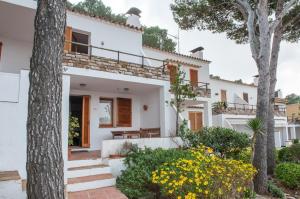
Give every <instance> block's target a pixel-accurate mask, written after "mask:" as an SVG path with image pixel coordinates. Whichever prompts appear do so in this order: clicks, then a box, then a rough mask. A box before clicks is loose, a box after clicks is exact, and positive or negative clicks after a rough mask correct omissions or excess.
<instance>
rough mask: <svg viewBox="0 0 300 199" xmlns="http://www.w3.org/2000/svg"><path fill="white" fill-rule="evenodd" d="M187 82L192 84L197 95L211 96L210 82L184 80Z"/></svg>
mask: <svg viewBox="0 0 300 199" xmlns="http://www.w3.org/2000/svg"><path fill="white" fill-rule="evenodd" d="M184 81H185V82H186V83H187V84H190V85H191V89H192V90H193V91H194V92H195V94H196V96H197V97H205V98H210V97H211V89H209V83H207V82H191V81H190V80H184Z"/></svg>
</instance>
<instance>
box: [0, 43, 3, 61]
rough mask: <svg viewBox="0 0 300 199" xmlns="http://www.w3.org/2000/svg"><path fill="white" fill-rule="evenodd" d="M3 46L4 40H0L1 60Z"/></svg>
mask: <svg viewBox="0 0 300 199" xmlns="http://www.w3.org/2000/svg"><path fill="white" fill-rule="evenodd" d="M2 46H3V44H2V42H1V41H0V60H1V55H2Z"/></svg>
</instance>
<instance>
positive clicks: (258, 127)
mask: <svg viewBox="0 0 300 199" xmlns="http://www.w3.org/2000/svg"><path fill="white" fill-rule="evenodd" d="M247 126H248V128H250V129H251V130H252V132H253V136H252V143H251V151H252V154H251V159H250V161H251V163H252V162H253V157H254V150H255V147H254V146H255V143H256V137H257V135H258V134H264V133H265V132H264V127H263V123H262V120H261V119H259V118H253V119H251V120H249V121H248V123H247Z"/></svg>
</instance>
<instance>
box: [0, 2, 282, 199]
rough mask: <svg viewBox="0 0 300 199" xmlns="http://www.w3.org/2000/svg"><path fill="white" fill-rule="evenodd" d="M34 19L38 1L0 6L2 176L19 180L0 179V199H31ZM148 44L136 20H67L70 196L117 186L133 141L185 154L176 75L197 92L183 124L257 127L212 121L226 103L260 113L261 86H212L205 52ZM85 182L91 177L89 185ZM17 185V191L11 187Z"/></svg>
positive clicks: (239, 120)
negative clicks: (74, 130) (72, 131)
mask: <svg viewBox="0 0 300 199" xmlns="http://www.w3.org/2000/svg"><path fill="white" fill-rule="evenodd" d="M35 9H36V1H33V0H2V1H0V27H1V29H0V110H1V111H0V126H1V132H0V133H1V139H0V174H1V172H2V173H4V175H5V174H7V171H15V172H14V175H13V176H14V177H13V178H10V179H11V181H12V182H11V181H10V182H11V184H9V183H8V184H7V183H5V184H3V182H2V181H1V177H0V198H1V197H4V198H24V197H25V193H24V191H22V188H23V190H24V188H25V187H26V186H25V183H26V169H25V168H26V167H25V166H26V140H27V139H26V120H27V103H28V88H29V80H28V74H29V63H30V57H31V51H32V46H33V34H34V28H33V24H34V16H35ZM142 34H143V30H142V28H141V24H140V22H139V16H135V15H132V14H131V15H129V16H128V20H127V23H124V24H123V23H116V22H112V21H108V20H106V19H102V18H97V17H91V16H88V15H85V14H81V13H77V12H74V11H70V10H69V11H68V12H67V28H66V33H65V38H66V44H65V53H64V60H63V69H64V74H63V100H62V132H63V137H62V138H63V139H62V145H63V157H64V163H65V164H64V165H65V176H64V177H65V184H66V190H67V191H68V192H75V191H80V190H86V189H94V188H99V187H105V186H111V185H114V183H115V176H116V175H118V174H119V172H120V167H122V164H121V162H120V160H118V159H110V158H109V157H110V155H115V154H117V153H119V152H120V150H122V145H123V144H124V143H125V142H126V141H130V142H131V143H136V144H138V145H139V146H140V147H144V146H147V147H152V148H156V147H164V148H170V147H177V146H178V144H180V140H179V139H178V138H176V137H175V112H176V110H175V109H174V108H173V107H172V106H171V105H170V104H169V103H166V101H167V102H169V101H170V100H171V99H172V97H173V95H172V94H171V93H170V81H172V78H173V77H174V75H175V69H176V67H178V65H181V66H182V70H184V71H185V72H186V81H188V82H190V83H191V84H192V85H193V87H194V88H195V92H197V97H196V99H195V100H188V101H186V102H185V111H184V112H183V113H181V115H180V118H181V120H183V119H186V120H188V121H189V126H190V128H191V129H192V130H198V129H200V128H202V127H204V126H212V125H219V126H225V127H231V128H235V129H238V130H242V131H244V130H245V131H247V129H246V128H245V123H246V120H247V119H249V118H252V117H254V114H253V113H251V114H248V113H247V114H241V113H240V112H239V113H234V114H232V113H230V114H229V113H225V112H222V113H220V114H213V113H212V103H214V102H218V101H221V100H223V101H227V102H228V104H229V105H230V103H233V107H236V108H238V109H240V108H241V107H242V108H244V109H246V108H247V110H248V109H249V110H250V109H251V108H252V109H251V110H252V111H254V110H255V103H256V87H255V86H253V85H245V84H241V83H239V84H237V83H234V82H230V81H225V80H221V79H216V78H212V77H210V75H209V63H210V61H207V60H205V59H204V58H203V48H201V47H198V48H196V49H194V50H192V51H191V54H190V55H183V54H178V53H173V52H167V51H162V50H159V49H154V48H151V47H148V46H143V44H142ZM224 96H225V97H226V99H225V98H224ZM224 99H225V100H224ZM234 104H239V105H238V106H235V105H234ZM252 105H253V106H252ZM231 110H232V109H231ZM227 111H229V109H227ZM70 116H73V117H77V118H78V119H79V124H80V129H78V132H79V137H78V138H75V139H74V140H73V142H74V145H75V146H73V147H72V153H71V154H68V124H69V119H70ZM285 123H286V119H285V117H279V118H278V119H277V118H276V125H277V126H276V127H278V131H280V132H281V136H285V135H286V134H284V133H282V132H283V131H281V130H282V129H284V125H285ZM241 124H242V125H244V127H240V126H239V125H241ZM280 125H282V126H280ZM287 139H288V137H286V138H285V139H280V140H282V142H283V141H285V140H287ZM280 145H282V144H280ZM86 166H88V167H86ZM111 173H112V174H113V175H111ZM0 176H1V175H0ZM87 176H92V177H91V178H89V179H90V180H87V179H86V177H87ZM108 176H109V177H108ZM15 184H17V185H18V186H15V187H14V186H12V185H15ZM21 185H22V186H21Z"/></svg>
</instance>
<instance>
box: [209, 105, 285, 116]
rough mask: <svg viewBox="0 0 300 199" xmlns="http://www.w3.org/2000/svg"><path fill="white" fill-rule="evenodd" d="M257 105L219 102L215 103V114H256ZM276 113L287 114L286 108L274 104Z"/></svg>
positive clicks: (278, 114) (279, 114)
mask: <svg viewBox="0 0 300 199" xmlns="http://www.w3.org/2000/svg"><path fill="white" fill-rule="evenodd" d="M256 109H257V107H256V105H253V104H240V103H230V102H217V103H214V104H213V114H222V113H226V114H235V115H254V114H256ZM274 114H275V115H277V116H285V115H286V109H285V108H282V107H277V106H274Z"/></svg>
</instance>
